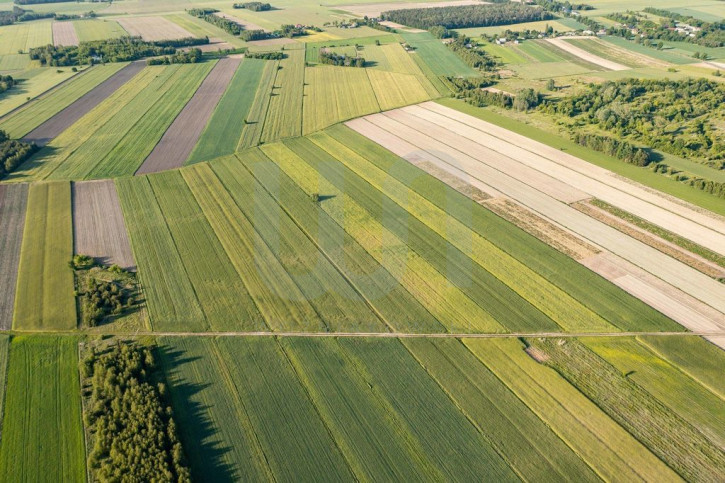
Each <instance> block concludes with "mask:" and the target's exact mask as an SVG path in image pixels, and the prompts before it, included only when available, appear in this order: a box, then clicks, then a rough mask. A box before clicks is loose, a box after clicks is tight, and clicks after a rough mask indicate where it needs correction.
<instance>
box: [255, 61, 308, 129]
mask: <svg viewBox="0 0 725 483" xmlns="http://www.w3.org/2000/svg"><path fill="white" fill-rule="evenodd" d="M285 54H286V56H287V57H285V58H284V59H282V60H281V61H279V67H278V68H277V77H276V78H275V81H274V88H273V89H272V97H271V99H270V101H269V107H268V109H267V117H266V119H265V120H264V129H263V130H262V141H264V142H265V143H267V142H271V141H276V140H277V139H281V138H286V137H292V136H299V135H300V134H301V133H302V102H303V101H302V98H303V95H304V94H303V89H304V87H303V85H304V82H305V51H304V50H285Z"/></svg>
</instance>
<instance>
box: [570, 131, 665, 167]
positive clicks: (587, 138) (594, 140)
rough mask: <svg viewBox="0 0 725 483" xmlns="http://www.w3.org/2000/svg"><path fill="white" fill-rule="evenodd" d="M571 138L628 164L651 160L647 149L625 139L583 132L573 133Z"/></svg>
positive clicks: (647, 162)
mask: <svg viewBox="0 0 725 483" xmlns="http://www.w3.org/2000/svg"><path fill="white" fill-rule="evenodd" d="M572 139H573V141H574V142H575V143H577V144H580V145H582V146H585V147H587V148H590V149H593V150H595V151H599V152H601V153H604V154H608V155H610V156H614V157H615V158H618V159H621V160H622V161H624V162H626V163H629V164H634V165H637V166H647V165H648V164H649V163H650V161H651V159H650V154H649V151H648V150H646V149H644V148H640V147H637V146H635V145H633V144H632V143H629V142H627V141H620V140H618V139H614V138H611V137H609V136H600V135H598V134H592V133H583V132H576V133H574V136H573V138H572Z"/></svg>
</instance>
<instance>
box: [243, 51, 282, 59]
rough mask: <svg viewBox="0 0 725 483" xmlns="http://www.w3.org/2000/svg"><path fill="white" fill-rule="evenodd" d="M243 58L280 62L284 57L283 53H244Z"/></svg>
mask: <svg viewBox="0 0 725 483" xmlns="http://www.w3.org/2000/svg"><path fill="white" fill-rule="evenodd" d="M244 57H245V58H247V59H262V60H282V59H284V57H285V55H284V53H283V52H280V51H278V50H277V51H274V52H246V53H245V54H244Z"/></svg>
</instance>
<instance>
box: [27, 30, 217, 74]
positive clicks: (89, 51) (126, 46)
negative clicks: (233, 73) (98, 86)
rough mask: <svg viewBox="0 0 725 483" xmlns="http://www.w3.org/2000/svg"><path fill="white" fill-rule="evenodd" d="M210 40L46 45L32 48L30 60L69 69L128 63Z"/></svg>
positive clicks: (126, 39)
mask: <svg viewBox="0 0 725 483" xmlns="http://www.w3.org/2000/svg"><path fill="white" fill-rule="evenodd" d="M208 43H209V39H208V38H207V37H204V38H194V37H188V38H185V39H177V40H163V41H157V42H146V41H144V40H142V39H141V37H121V38H118V39H107V40H95V41H92V42H81V43H80V44H78V45H77V46H75V45H69V46H54V45H46V46H45V47H38V48H35V49H30V58H31V59H32V60H38V61H40V63H41V65H49V66H54V67H55V66H70V65H82V64H93V63H100V62H125V61H130V60H137V59H142V58H144V57H154V56H160V55H174V54H176V53H177V52H176V48H177V47H191V46H195V45H204V44H208Z"/></svg>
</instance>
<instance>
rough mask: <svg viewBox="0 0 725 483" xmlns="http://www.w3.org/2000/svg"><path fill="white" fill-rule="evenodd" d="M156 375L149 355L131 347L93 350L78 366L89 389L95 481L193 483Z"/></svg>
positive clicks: (145, 350) (146, 350)
mask: <svg viewBox="0 0 725 483" xmlns="http://www.w3.org/2000/svg"><path fill="white" fill-rule="evenodd" d="M155 370H156V365H155V361H154V357H153V354H152V352H151V350H150V349H149V348H147V347H143V346H141V345H139V344H137V343H135V342H129V343H118V344H116V345H114V346H113V347H111V348H110V349H108V350H106V351H105V352H102V353H98V352H96V351H95V350H94V349H91V350H90V352H89V353H88V355H87V356H85V357H84V358H83V360H82V361H81V374H82V376H83V378H84V381H85V382H86V383H87V384H90V397H89V401H88V404H87V411H86V413H85V416H84V418H85V423H86V426H87V427H88V428H89V429H90V431H91V434H92V440H93V449H92V451H91V454H90V456H89V457H88V466H89V468H90V470H91V472H92V475H93V479H94V480H98V481H175V482H190V481H191V474H190V471H189V468H188V466H187V465H186V461H185V457H184V451H183V448H182V446H181V442H180V441H179V437H178V434H177V430H176V424H175V422H174V419H173V417H172V411H171V407H169V406H167V405H166V404H165V403H164V401H163V397H164V395H165V393H166V388H165V386H164V385H163V384H161V383H154V378H153V376H154V372H155Z"/></svg>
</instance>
